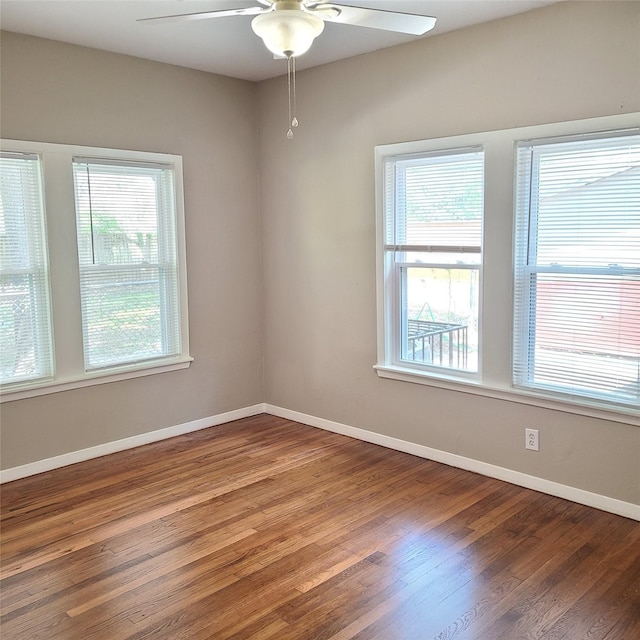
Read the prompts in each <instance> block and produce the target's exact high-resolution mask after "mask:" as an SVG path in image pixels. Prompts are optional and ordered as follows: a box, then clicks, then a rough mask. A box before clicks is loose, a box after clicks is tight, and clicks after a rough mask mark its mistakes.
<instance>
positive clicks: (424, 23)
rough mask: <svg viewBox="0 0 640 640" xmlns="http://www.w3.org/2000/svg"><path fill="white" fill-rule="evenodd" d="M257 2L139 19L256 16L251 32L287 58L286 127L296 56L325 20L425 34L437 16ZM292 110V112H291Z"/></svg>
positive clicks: (284, 0)
mask: <svg viewBox="0 0 640 640" xmlns="http://www.w3.org/2000/svg"><path fill="white" fill-rule="evenodd" d="M256 1H257V2H258V3H259V4H258V6H254V7H246V8H243V9H223V10H218V11H199V12H197V13H183V14H178V15H172V16H158V17H154V18H141V19H139V20H138V22H149V23H152V22H155V23H157V22H175V21H183V20H207V19H210V18H226V17H229V16H255V17H254V18H253V20H252V21H251V28H252V29H253V31H254V33H255V34H256V35H258V36H260V37H261V38H262V40H263V41H264V44H265V46H266V47H267V49H269V51H271V52H272V53H273V54H274V55H275V56H277V57H282V58H286V59H287V69H288V76H287V77H288V86H289V130H288V131H287V137H288V138H293V129H292V127H297V126H298V119H297V118H296V116H295V59H296V57H298V56H301V55H302V54H303V53H306V52H307V51H308V50H309V48H310V47H311V44H312V43H313V41H314V39H315V38H316V37H318V36H319V35H320V34H321V33H322V31H323V30H324V23H325V22H336V23H341V24H350V25H354V26H358V27H369V28H371V29H383V30H385V31H395V32H397V33H406V34H410V35H416V36H419V35H424V34H425V33H426V32H427V31H429V30H431V29H433V27H434V26H435V24H436V19H435V18H431V17H429V16H423V15H418V14H414V13H399V12H397V11H386V10H383V9H367V8H363V7H352V6H350V5H342V4H337V3H333V2H318V1H317V0H256ZM292 87H293V111H292ZM292 114H293V115H292Z"/></svg>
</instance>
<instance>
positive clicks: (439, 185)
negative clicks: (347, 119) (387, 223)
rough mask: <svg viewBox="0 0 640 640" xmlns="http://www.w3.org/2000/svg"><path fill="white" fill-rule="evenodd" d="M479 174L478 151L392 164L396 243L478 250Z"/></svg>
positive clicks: (481, 167) (481, 182)
mask: <svg viewBox="0 0 640 640" xmlns="http://www.w3.org/2000/svg"><path fill="white" fill-rule="evenodd" d="M483 170H484V163H483V153H482V151H473V152H456V153H452V154H444V155H437V156H426V157H424V158H420V159H413V160H405V161H400V162H398V165H397V172H398V177H397V192H398V195H397V198H398V203H397V206H398V208H399V210H400V211H399V215H398V216H397V221H396V222H397V224H398V226H399V228H398V229H397V235H398V237H399V238H401V239H400V240H398V243H401V244H409V245H412V244H422V245H444V246H456V247H457V246H475V247H479V246H481V244H482V213H483V198H484V196H483V191H484V176H483Z"/></svg>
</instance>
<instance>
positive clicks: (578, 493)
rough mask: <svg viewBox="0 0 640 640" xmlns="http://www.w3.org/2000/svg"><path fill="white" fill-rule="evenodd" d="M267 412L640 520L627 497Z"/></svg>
mask: <svg viewBox="0 0 640 640" xmlns="http://www.w3.org/2000/svg"><path fill="white" fill-rule="evenodd" d="M265 412H266V413H269V414H271V415H274V416H278V417H280V418H287V419H288V420H294V421H296V422H301V423H302V424H306V425H309V426H311V427H318V428H319V429H325V430H326V431H333V432H334V433H340V434H342V435H345V436H349V437H351V438H356V439H357V440H363V441H365V442H371V443H373V444H378V445H381V446H383V447H387V448H388V449H395V450H396V451H403V452H404V453H410V454H412V455H414V456H418V457H420V458H427V459H429V460H433V461H435V462H442V463H444V464H448V465H450V466H452V467H457V468H459V469H465V470H467V471H473V472H474V473H479V474H481V475H483V476H489V477H491V478H497V479H498V480H504V481H505V482H510V483H511V484H515V485H518V486H520V487H525V488H527V489H533V490H535V491H540V492H542V493H547V494H549V495H552V496H556V497H558V498H564V499H565V500H571V501H572V502H577V503H579V504H584V505H586V506H588V507H594V508H596V509H601V510H602V511H608V512H609V513H615V514H616V515H619V516H624V517H625V518H631V519H633V520H638V521H640V505H637V504H633V503H631V502H624V501H623V500H617V499H615V498H610V497H608V496H603V495H600V494H598V493H592V492H590V491H584V490H583V489H577V488H575V487H570V486H568V485H565V484H560V483H558V482H553V481H552V480H545V479H543V478H538V477H536V476H530V475H528V474H526V473H520V472H519V471H514V470H513V469H506V468H505V467H498V466H496V465H493V464H489V463H487V462H481V461H480V460H474V459H473V458H466V457H464V456H459V455H456V454H454V453H448V452H446V451H441V450H439V449H432V448H431V447H425V446H424V445H420V444H415V443H414V442H408V441H406V440H399V439H398V438H392V437H391V436H385V435H382V434H379V433H375V432H373V431H367V430H365V429H359V428H357V427H350V426H349V425H346V424H341V423H339V422H332V421H331V420H325V419H324V418H317V417H315V416H310V415H307V414H304V413H299V412H298V411H291V410H289V409H283V408H282V407H276V406H274V405H271V404H266V405H265Z"/></svg>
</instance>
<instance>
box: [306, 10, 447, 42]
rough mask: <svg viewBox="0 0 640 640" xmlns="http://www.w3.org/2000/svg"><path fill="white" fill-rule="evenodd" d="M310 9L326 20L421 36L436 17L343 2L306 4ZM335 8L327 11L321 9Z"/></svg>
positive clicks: (434, 21)
mask: <svg viewBox="0 0 640 640" xmlns="http://www.w3.org/2000/svg"><path fill="white" fill-rule="evenodd" d="M307 7H308V8H309V9H312V11H314V12H315V11H318V12H319V13H321V14H322V17H323V19H324V20H326V21H327V22H340V23H342V24H353V25H356V26H358V27H369V28H371V29H384V30H385V31H397V32H399V33H408V34H411V35H414V36H421V35H423V34H425V33H427V31H430V30H431V29H433V27H434V26H435V24H436V19H435V18H431V17H429V16H420V15H417V14H415V13H398V12H396V11H385V10H383V9H365V8H363V7H351V6H346V5H344V4H330V3H327V4H324V3H318V4H314V5H311V6H309V5H307ZM330 9H337V10H338V11H339V13H338V14H337V15H336V12H335V11H328V12H327V13H326V14H325V13H324V12H323V10H330Z"/></svg>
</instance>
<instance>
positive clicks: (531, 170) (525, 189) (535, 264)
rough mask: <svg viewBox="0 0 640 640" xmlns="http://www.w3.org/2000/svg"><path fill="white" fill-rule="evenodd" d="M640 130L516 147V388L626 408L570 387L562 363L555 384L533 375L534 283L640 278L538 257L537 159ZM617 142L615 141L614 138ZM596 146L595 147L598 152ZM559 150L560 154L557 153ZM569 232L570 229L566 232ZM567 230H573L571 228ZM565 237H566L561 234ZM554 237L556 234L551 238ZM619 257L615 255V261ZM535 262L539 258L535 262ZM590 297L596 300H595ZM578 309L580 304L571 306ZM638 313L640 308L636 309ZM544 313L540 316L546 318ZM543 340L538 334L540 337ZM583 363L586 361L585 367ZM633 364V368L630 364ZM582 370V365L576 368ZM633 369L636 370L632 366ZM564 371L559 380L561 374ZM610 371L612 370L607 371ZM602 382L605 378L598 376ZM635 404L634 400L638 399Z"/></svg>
mask: <svg viewBox="0 0 640 640" xmlns="http://www.w3.org/2000/svg"><path fill="white" fill-rule="evenodd" d="M639 134H640V130H636V129H632V128H630V129H622V130H620V129H618V130H613V131H611V130H609V131H605V132H599V133H596V134H588V135H585V134H579V135H572V136H561V137H557V136H556V137H553V138H551V139H549V138H538V139H534V140H526V141H521V144H519V145H518V149H517V151H516V167H515V173H516V212H515V216H516V232H515V238H514V239H515V248H514V287H515V309H514V347H513V350H514V371H513V376H514V378H513V385H514V387H516V388H524V389H531V390H534V391H537V390H542V391H545V392H548V393H552V394H554V395H561V396H562V395H567V394H568V395H574V396H580V397H584V398H589V397H591V398H596V399H598V400H601V401H602V402H607V403H611V404H613V405H615V404H620V405H622V406H626V405H628V404H630V403H628V402H625V401H624V400H623V399H622V397H621V396H620V395H617V394H616V393H615V392H614V390H613V388H611V387H610V388H609V390H608V392H605V391H603V390H601V389H596V388H595V387H593V388H592V389H589V388H588V387H587V386H584V385H583V384H582V383H577V384H576V385H575V386H576V387H577V389H578V390H577V391H572V388H573V387H574V384H573V381H572V379H571V378H570V377H567V376H566V371H563V370H562V369H563V367H564V366H566V362H565V363H564V364H563V367H561V368H558V369H557V370H556V371H555V372H554V382H551V381H549V380H547V381H543V380H540V381H538V380H536V377H537V375H540V376H541V377H542V378H544V375H543V374H542V373H540V374H537V371H538V370H537V367H536V358H535V356H534V355H533V353H534V352H535V351H536V337H537V332H536V329H535V322H532V320H531V319H532V317H534V316H536V315H537V309H538V305H537V301H536V298H537V293H536V285H535V282H536V281H537V279H538V278H539V277H544V276H560V275H564V276H587V275H591V276H597V277H600V278H602V277H606V278H609V279H610V280H613V281H616V282H618V283H622V282H625V281H627V282H628V281H629V279H630V278H635V279H636V282H638V278H639V277H640V268H638V267H631V266H620V265H619V264H617V263H615V264H606V265H605V264H601V263H599V262H598V261H596V260H593V257H592V256H589V259H590V262H586V258H582V259H581V260H579V261H578V263H575V262H573V261H571V258H569V257H568V254H566V253H565V254H560V255H559V256H558V257H557V259H558V260H559V262H551V263H547V262H546V261H544V260H543V259H542V258H539V253H538V237H539V236H538V234H539V231H538V202H539V180H540V177H539V171H540V158H541V157H544V156H545V154H547V153H548V154H555V153H556V150H557V149H559V150H560V151H562V150H563V149H565V148H566V146H565V147H563V145H567V144H570V145H571V148H572V149H573V150H575V151H578V150H580V149H586V148H587V147H588V146H589V145H592V146H593V145H598V144H599V143H601V142H602V143H603V144H608V143H612V144H616V143H617V144H620V143H623V141H624V140H625V138H628V137H630V135H633V136H634V137H635V138H637V137H638V135H639ZM614 141H615V142H614ZM600 150H601V148H598V149H597V151H600ZM560 151H559V152H560ZM567 233H569V232H567ZM571 233H572V234H573V233H575V230H574V228H573V227H572V229H571ZM562 237H563V238H565V237H567V236H566V235H565V236H562ZM556 240H557V237H555V238H554V241H556ZM620 258H621V256H620V255H618V257H617V259H620ZM539 260H543V263H542V264H539ZM590 300H592V301H595V298H591V299H590ZM575 312H576V313H579V312H580V308H579V307H578V308H576V309H575ZM637 312H638V313H640V309H638V310H637ZM544 319H545V316H544V315H543V316H542V321H544ZM543 339H544V338H542V337H541V338H540V340H541V341H543ZM583 366H584V365H583ZM634 368H635V367H634ZM578 370H581V369H580V366H579V368H578ZM636 372H637V368H636ZM561 373H562V374H563V378H562V380H561V379H560V377H559V376H560V374H561ZM610 375H611V374H610ZM600 380H603V379H602V378H600ZM636 404H637V403H636Z"/></svg>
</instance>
